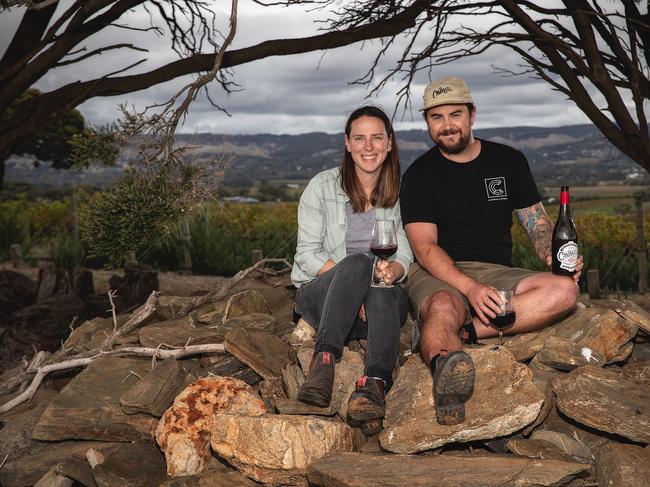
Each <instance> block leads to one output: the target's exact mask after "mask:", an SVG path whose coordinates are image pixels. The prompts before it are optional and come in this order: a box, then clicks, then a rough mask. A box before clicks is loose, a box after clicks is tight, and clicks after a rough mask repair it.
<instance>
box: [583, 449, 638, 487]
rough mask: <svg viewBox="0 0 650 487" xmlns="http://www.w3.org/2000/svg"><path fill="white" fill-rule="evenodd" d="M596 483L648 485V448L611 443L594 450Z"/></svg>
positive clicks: (632, 485)
mask: <svg viewBox="0 0 650 487" xmlns="http://www.w3.org/2000/svg"><path fill="white" fill-rule="evenodd" d="M596 475H597V477H598V485H601V486H607V487H609V486H612V487H614V486H616V487H617V486H619V485H620V486H622V487H623V486H624V487H648V485H650V448H648V447H646V448H641V447H640V446H635V445H623V444H620V443H612V444H609V445H605V446H603V447H602V448H600V449H598V450H597V451H596Z"/></svg>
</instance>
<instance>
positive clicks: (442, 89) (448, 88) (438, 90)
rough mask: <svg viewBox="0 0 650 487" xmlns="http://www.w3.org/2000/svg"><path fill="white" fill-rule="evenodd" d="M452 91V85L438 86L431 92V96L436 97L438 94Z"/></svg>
mask: <svg viewBox="0 0 650 487" xmlns="http://www.w3.org/2000/svg"><path fill="white" fill-rule="evenodd" d="M450 91H452V88H451V86H441V87H440V88H436V89H435V90H433V91H432V92H431V98H435V97H436V96H440V95H444V94H445V93H449V92H450Z"/></svg>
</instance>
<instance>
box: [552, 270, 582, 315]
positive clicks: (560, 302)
mask: <svg viewBox="0 0 650 487" xmlns="http://www.w3.org/2000/svg"><path fill="white" fill-rule="evenodd" d="M558 281H559V282H558V283H557V284H556V285H555V286H554V287H553V291H554V293H555V298H556V306H557V307H558V310H561V311H563V312H564V311H569V310H570V309H573V307H574V306H575V305H576V303H577V302H578V298H579V297H580V288H579V287H578V285H577V284H576V283H575V281H574V280H573V279H569V278H561V279H558Z"/></svg>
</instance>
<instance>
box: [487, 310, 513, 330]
mask: <svg viewBox="0 0 650 487" xmlns="http://www.w3.org/2000/svg"><path fill="white" fill-rule="evenodd" d="M516 317H517V315H516V313H515V312H514V311H512V312H509V313H506V314H504V315H497V316H495V317H494V318H489V320H490V324H491V325H492V326H493V327H495V328H499V329H500V330H503V329H504V328H508V327H509V326H512V325H513V324H514V322H515V319H516Z"/></svg>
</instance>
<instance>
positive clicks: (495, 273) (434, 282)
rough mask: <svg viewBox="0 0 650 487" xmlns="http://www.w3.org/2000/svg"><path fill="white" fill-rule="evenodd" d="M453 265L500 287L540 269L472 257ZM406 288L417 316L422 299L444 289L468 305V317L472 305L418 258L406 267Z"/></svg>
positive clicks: (513, 285) (512, 286)
mask: <svg viewBox="0 0 650 487" xmlns="http://www.w3.org/2000/svg"><path fill="white" fill-rule="evenodd" d="M456 267H458V269H460V270H461V271H462V272H463V273H465V274H467V275H468V276H469V277H471V278H472V279H475V280H477V281H478V282H480V283H482V284H487V285H488V286H494V287H495V288H502V289H515V288H516V287H517V284H519V281H521V280H522V279H524V278H525V277H528V276H532V275H535V274H539V273H540V272H539V271H531V270H529V269H521V268H519V267H508V266H504V265H500V264H488V263H485V262H473V261H461V262H456ZM405 289H406V292H407V294H408V296H409V300H410V301H411V305H412V306H413V310H414V311H416V312H417V318H418V320H419V319H420V307H421V306H422V303H424V300H425V299H426V298H427V297H428V296H429V295H430V294H432V293H434V292H437V291H443V290H445V291H450V292H452V293H454V294H456V295H457V296H458V297H459V298H460V299H461V300H462V301H463V303H464V304H465V308H466V309H467V321H471V316H472V309H471V307H470V305H469V302H468V301H467V298H466V297H465V296H464V295H463V294H462V293H461V292H460V291H458V290H457V289H456V288H454V287H452V286H450V285H449V284H447V283H445V282H443V281H441V280H440V279H436V278H435V277H433V276H432V275H431V274H429V273H428V272H427V271H426V270H424V269H423V268H422V267H420V265H419V264H418V263H417V262H415V263H413V264H411V266H410V268H409V278H408V281H407V283H406V287H405Z"/></svg>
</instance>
